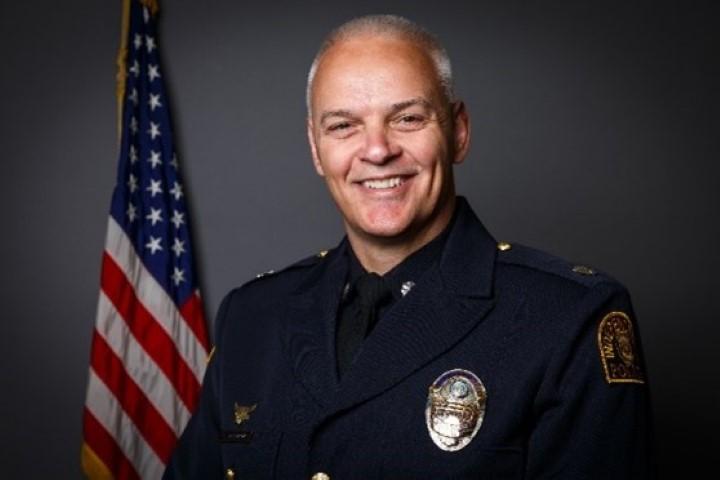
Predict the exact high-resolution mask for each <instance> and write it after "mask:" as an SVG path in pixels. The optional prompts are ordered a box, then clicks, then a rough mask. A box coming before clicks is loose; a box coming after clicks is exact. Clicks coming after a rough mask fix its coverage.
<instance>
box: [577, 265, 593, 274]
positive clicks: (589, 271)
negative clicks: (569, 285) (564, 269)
mask: <svg viewBox="0 0 720 480" xmlns="http://www.w3.org/2000/svg"><path fill="white" fill-rule="evenodd" d="M572 271H573V272H575V273H578V274H580V275H595V270H593V269H592V268H590V267H586V266H585V265H575V266H574V267H573V268H572Z"/></svg>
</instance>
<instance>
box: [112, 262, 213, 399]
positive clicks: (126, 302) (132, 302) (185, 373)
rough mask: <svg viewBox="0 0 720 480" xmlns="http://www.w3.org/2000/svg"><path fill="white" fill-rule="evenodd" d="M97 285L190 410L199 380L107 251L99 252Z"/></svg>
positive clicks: (195, 396)
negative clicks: (100, 255) (100, 261)
mask: <svg viewBox="0 0 720 480" xmlns="http://www.w3.org/2000/svg"><path fill="white" fill-rule="evenodd" d="M101 286H102V290H103V292H105V294H106V295H107V297H108V299H110V301H111V302H112V303H113V305H114V306H115V309H116V310H117V311H118V313H120V315H121V316H122V317H123V318H124V319H125V321H126V322H127V325H128V328H129V329H130V331H131V332H132V334H133V335H134V336H135V338H136V339H137V340H138V342H139V343H140V344H141V345H142V346H143V349H144V350H145V351H146V352H148V354H149V355H150V356H151V357H152V359H153V360H154V361H155V363H156V364H157V365H158V367H159V368H160V369H161V370H162V371H163V372H165V375H167V377H168V378H169V379H170V381H171V382H172V384H173V386H174V387H175V390H177V392H178V394H179V395H180V398H181V399H182V401H183V403H185V405H186V406H187V407H188V409H189V410H194V409H195V405H196V404H197V400H198V394H199V389H200V383H199V382H198V380H197V378H196V377H195V375H194V374H193V372H192V371H191V370H190V369H189V368H188V366H187V364H186V363H185V361H184V360H183V359H182V358H181V356H180V354H179V352H178V349H177V347H176V345H175V344H174V343H173V341H172V338H170V337H169V336H168V334H167V333H166V332H165V331H164V330H163V329H162V328H161V327H160V326H159V325H158V323H157V322H156V321H155V319H154V318H153V316H152V315H150V313H148V311H147V310H146V309H145V307H144V306H143V304H142V303H141V302H140V301H139V300H138V299H137V297H136V296H135V292H134V290H133V288H132V285H131V284H130V283H129V282H128V281H127V279H126V278H125V275H123V273H122V271H121V270H120V268H119V267H118V266H117V264H116V263H115V262H114V261H113V260H112V258H110V256H109V255H107V254H106V255H103V265H102V278H101Z"/></svg>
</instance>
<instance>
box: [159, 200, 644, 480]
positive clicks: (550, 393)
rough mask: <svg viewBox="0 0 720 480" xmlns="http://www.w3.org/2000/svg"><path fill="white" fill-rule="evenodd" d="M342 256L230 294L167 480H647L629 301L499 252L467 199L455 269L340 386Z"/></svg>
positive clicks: (554, 263)
mask: <svg viewBox="0 0 720 480" xmlns="http://www.w3.org/2000/svg"><path fill="white" fill-rule="evenodd" d="M348 248H349V245H348V243H347V240H344V241H343V242H341V244H340V245H339V246H338V247H337V248H336V249H333V250H332V251H330V252H328V253H327V254H324V255H318V256H314V257H312V258H309V259H306V260H304V261H301V262H299V263H297V264H295V265H293V266H291V267H289V268H287V269H285V270H283V271H281V272H279V273H276V274H273V275H267V276H264V277H263V278H260V279H257V280H255V281H252V282H250V283H248V284H246V285H244V286H242V287H240V288H238V289H236V290H234V291H232V292H231V293H230V294H229V295H228V296H227V297H226V298H225V299H224V301H223V303H222V305H221V307H220V310H219V313H218V317H217V322H216V326H217V331H216V337H215V338H216V339H217V345H216V353H215V354H214V356H213V358H212V359H211V361H210V364H209V366H208V371H207V374H206V376H205V380H204V385H203V392H202V396H201V402H200V406H199V408H198V410H197V412H196V413H195V415H194V416H193V418H192V420H191V421H190V423H189V424H188V427H187V429H186V430H185V432H184V434H183V435H182V437H181V439H180V441H179V444H178V447H177V449H176V451H175V453H174V455H173V457H172V460H171V462H170V464H169V466H168V470H167V472H166V474H165V478H168V479H170V478H182V479H186V478H192V479H196V478H197V479H211V478H223V475H224V476H225V478H229V479H245V478H282V479H285V478H287V479H294V478H305V479H307V478H311V477H312V478H315V479H328V478H332V479H341V480H345V479H381V478H390V479H403V478H407V479H425V478H427V479H431V478H432V479H437V478H476V479H533V480H534V479H545V478H553V479H573V480H576V479H645V478H651V477H652V476H653V472H652V468H653V464H652V459H651V442H650V435H651V421H650V411H649V404H648V389H647V385H646V384H645V375H644V370H643V361H642V354H641V349H640V342H639V338H638V333H637V326H636V324H635V318H634V314H633V312H632V307H631V305H630V299H629V296H628V293H627V291H626V290H625V288H624V287H623V286H622V285H620V284H619V283H618V282H616V281H615V280H613V279H611V278H609V277H608V276H606V275H604V274H602V273H600V272H596V271H593V270H592V269H590V268H587V267H580V266H575V265H572V264H568V263H566V262H564V261H562V260H560V259H557V258H554V257H552V256H549V255H547V254H544V253H541V252H538V251H536V250H533V249H530V248H527V247H522V246H518V245H512V246H511V245H509V244H504V243H500V244H498V243H497V242H496V241H495V240H494V239H493V238H492V237H491V235H490V234H489V233H488V232H487V231H486V230H485V228H484V227H483V226H482V224H481V223H480V221H479V220H478V219H477V217H476V216H475V214H474V213H473V212H472V210H471V209H470V207H469V205H468V204H467V202H466V201H465V200H464V199H462V198H458V206H457V212H456V216H455V220H454V222H453V224H452V226H451V228H450V231H449V233H448V236H447V240H446V242H445V245H444V247H443V251H442V254H441V255H440V257H439V259H438V260H437V261H436V262H434V263H433V265H432V266H431V267H430V268H429V269H428V270H427V271H425V272H424V273H423V274H422V275H421V276H420V277H419V278H417V279H415V280H414V286H413V287H412V289H411V290H409V291H408V292H405V293H406V295H405V296H404V297H403V298H402V299H400V300H399V301H397V302H396V303H395V304H393V306H392V307H391V308H390V309H389V311H388V312H387V313H386V314H384V316H383V318H382V321H380V322H379V323H378V324H377V325H376V326H375V327H374V329H373V331H372V333H371V334H370V335H369V336H368V337H367V338H366V339H365V340H364V342H363V343H362V346H361V349H360V351H359V352H358V353H357V355H356V358H355V360H354V362H353V363H352V365H351V366H350V367H349V369H348V370H347V371H346V372H345V373H344V374H343V376H342V379H341V380H340V379H339V377H338V374H337V369H336V358H335V329H336V324H337V322H336V317H337V311H338V305H339V304H340V302H341V298H342V296H343V290H344V286H345V279H346V278H347V269H348V265H347V263H348V262H347V261H346V255H345V252H346V249H348Z"/></svg>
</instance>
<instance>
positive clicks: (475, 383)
mask: <svg viewBox="0 0 720 480" xmlns="http://www.w3.org/2000/svg"><path fill="white" fill-rule="evenodd" d="M486 400H487V393H486V391H485V386H484V385H483V383H482V381H480V379H479V378H478V377H477V376H476V375H475V374H474V373H472V372H470V371H468V370H463V369H460V368H456V369H454V370H450V371H447V372H445V373H443V374H442V375H440V376H439V377H438V378H437V379H436V380H435V381H434V382H433V384H432V385H430V391H429V392H428V400H427V405H426V407H425V423H426V425H427V429H428V433H430V438H431V439H432V441H433V442H434V443H435V445H437V446H438V448H440V449H441V450H445V451H448V452H455V451H457V450H460V449H461V448H463V447H465V446H466V445H467V444H468V443H470V441H471V440H472V439H473V438H474V437H475V435H476V434H477V432H478V430H480V426H481V425H482V422H483V418H484V417H485V402H486Z"/></svg>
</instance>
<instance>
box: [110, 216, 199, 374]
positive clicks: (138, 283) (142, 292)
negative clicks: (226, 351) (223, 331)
mask: <svg viewBox="0 0 720 480" xmlns="http://www.w3.org/2000/svg"><path fill="white" fill-rule="evenodd" d="M105 243H106V245H105V251H106V252H107V253H108V255H110V257H112V259H113V260H115V263H117V264H118V266H119V267H120V269H121V270H122V271H123V273H125V276H126V277H127V278H128V280H129V281H130V283H131V284H132V285H133V286H134V288H135V295H136V296H137V298H138V300H140V302H141V303H142V304H143V305H144V306H145V308H146V309H147V310H148V312H150V314H151V315H152V316H153V318H155V320H156V321H157V322H158V323H159V324H160V325H161V326H162V328H163V329H164V330H165V331H166V332H167V333H168V335H170V337H171V338H172V339H173V341H174V342H175V345H176V346H177V349H178V351H179V352H180V355H181V356H182V358H183V360H185V363H187V365H188V367H190V370H192V372H193V373H194V374H195V377H196V378H197V380H198V382H199V383H202V378H203V374H204V373H205V365H206V363H207V362H206V360H207V353H206V352H205V348H204V347H203V346H202V344H201V343H200V341H199V340H198V339H197V337H196V336H195V334H194V333H193V331H192V330H191V329H190V327H189V326H188V324H187V323H185V320H184V319H183V318H182V316H181V315H180V312H179V311H178V309H177V307H176V306H175V303H174V302H173V301H172V299H171V298H170V296H169V295H168V294H167V292H166V291H165V289H164V288H163V287H162V285H160V284H159V283H158V282H157V280H155V278H154V277H153V276H152V274H151V273H150V272H149V271H148V270H147V269H146V268H145V265H143V263H142V260H141V259H140V257H138V255H137V253H136V252H135V248H134V247H133V245H132V243H131V242H130V239H129V238H128V237H127V235H125V232H124V231H123V230H122V228H120V226H119V225H118V224H117V223H116V222H115V219H114V218H113V217H112V216H110V218H109V219H108V232H107V240H106V242H105Z"/></svg>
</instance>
